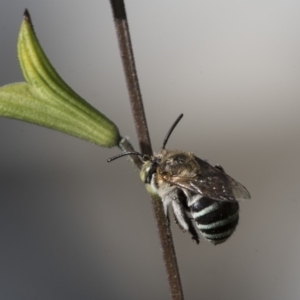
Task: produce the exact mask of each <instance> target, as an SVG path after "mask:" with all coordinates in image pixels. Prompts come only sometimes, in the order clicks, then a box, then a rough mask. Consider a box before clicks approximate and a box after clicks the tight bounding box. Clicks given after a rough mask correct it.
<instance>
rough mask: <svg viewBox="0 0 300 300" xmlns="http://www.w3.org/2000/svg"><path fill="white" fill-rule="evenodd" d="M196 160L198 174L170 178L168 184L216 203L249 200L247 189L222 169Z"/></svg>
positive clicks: (198, 159)
mask: <svg viewBox="0 0 300 300" xmlns="http://www.w3.org/2000/svg"><path fill="white" fill-rule="evenodd" d="M196 160H197V162H198V164H199V167H200V169H199V173H198V174H196V175H194V176H171V177H170V178H169V183H170V184H174V185H177V186H179V187H181V188H184V189H187V190H189V191H191V192H193V193H197V194H200V195H202V196H203V197H208V198H211V199H214V200H218V201H237V200H242V199H250V194H249V192H248V191H247V189H246V188H245V187H244V186H243V185H242V184H240V183H239V182H237V181H236V180H234V179H233V178H231V177H230V176H228V175H227V174H226V173H225V172H224V171H223V170H222V169H219V168H215V167H213V166H211V165H210V164H209V163H207V162H206V161H203V160H202V159H200V158H198V157H196Z"/></svg>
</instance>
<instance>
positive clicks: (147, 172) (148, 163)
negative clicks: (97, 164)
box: [107, 114, 183, 184]
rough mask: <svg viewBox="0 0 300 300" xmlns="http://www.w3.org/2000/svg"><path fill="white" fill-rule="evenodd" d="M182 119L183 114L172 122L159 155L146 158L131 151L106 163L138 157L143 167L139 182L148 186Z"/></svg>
mask: <svg viewBox="0 0 300 300" xmlns="http://www.w3.org/2000/svg"><path fill="white" fill-rule="evenodd" d="M182 117H183V114H181V115H180V116H179V117H178V118H177V119H176V121H175V122H174V124H173V125H172V127H171V128H170V129H169V131H168V133H167V135H166V137H165V139H164V142H163V146H162V151H161V153H160V154H157V155H154V156H148V155H143V154H141V153H139V152H137V151H132V152H126V153H121V154H119V155H117V156H114V157H111V158H109V159H108V160H107V161H108V162H111V161H113V160H115V159H117V158H120V157H123V156H126V155H138V156H140V157H141V158H142V161H143V166H142V168H141V171H140V177H141V180H142V181H143V182H144V183H146V184H150V183H151V179H152V176H153V174H155V173H156V170H157V167H158V166H159V165H160V163H161V159H162V156H163V153H164V152H168V151H167V150H165V147H166V144H167V142H168V140H169V137H170V135H171V133H172V132H173V130H174V128H175V127H176V125H177V124H178V122H179V121H180V120H181V118H182Z"/></svg>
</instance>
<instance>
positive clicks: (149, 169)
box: [140, 158, 158, 184]
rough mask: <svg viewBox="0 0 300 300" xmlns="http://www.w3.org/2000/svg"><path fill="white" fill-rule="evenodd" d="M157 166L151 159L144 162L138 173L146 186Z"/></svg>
mask: <svg viewBox="0 0 300 300" xmlns="http://www.w3.org/2000/svg"><path fill="white" fill-rule="evenodd" d="M157 166H158V162H157V161H156V160H155V159H153V158H150V159H148V160H146V161H144V164H143V166H142V169H141V171H140V177H141V180H142V181H143V182H144V183H146V184H150V183H151V179H152V176H153V174H154V173H156V169H157Z"/></svg>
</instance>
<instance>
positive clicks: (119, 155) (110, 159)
mask: <svg viewBox="0 0 300 300" xmlns="http://www.w3.org/2000/svg"><path fill="white" fill-rule="evenodd" d="M132 154H133V155H138V156H140V157H142V158H143V155H142V154H141V153H139V152H136V151H132V152H126V153H121V154H118V155H116V156H113V157H111V158H109V159H108V160H107V162H111V161H113V160H115V159H118V158H120V157H123V156H126V155H132Z"/></svg>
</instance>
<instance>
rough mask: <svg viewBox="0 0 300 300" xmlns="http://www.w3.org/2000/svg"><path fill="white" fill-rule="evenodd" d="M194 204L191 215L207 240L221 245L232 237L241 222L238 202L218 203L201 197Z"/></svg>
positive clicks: (191, 207)
mask: <svg viewBox="0 0 300 300" xmlns="http://www.w3.org/2000/svg"><path fill="white" fill-rule="evenodd" d="M197 196H199V195H197ZM197 196H196V195H195V196H194V197H197ZM192 203H193V204H192V205H191V206H190V212H191V215H192V217H193V219H194V220H195V223H196V226H197V228H198V229H199V230H200V232H201V233H202V235H203V236H204V237H205V238H206V239H207V240H209V241H210V242H212V243H213V244H220V243H223V242H225V241H226V240H227V239H228V238H229V237H230V236H231V235H232V233H233V232H234V230H235V228H236V226H237V224H238V221H239V204H238V202H227V201H216V200H212V199H210V198H206V197H202V198H201V197H199V199H198V200H197V201H195V200H194V201H192Z"/></svg>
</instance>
